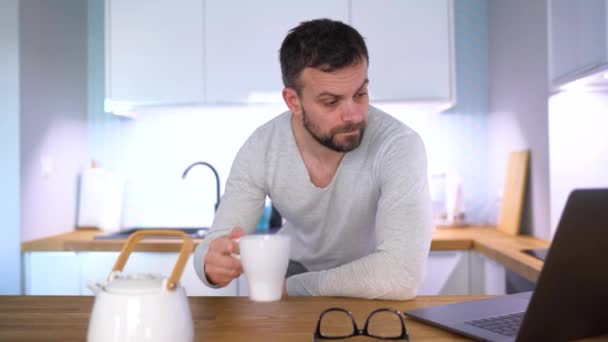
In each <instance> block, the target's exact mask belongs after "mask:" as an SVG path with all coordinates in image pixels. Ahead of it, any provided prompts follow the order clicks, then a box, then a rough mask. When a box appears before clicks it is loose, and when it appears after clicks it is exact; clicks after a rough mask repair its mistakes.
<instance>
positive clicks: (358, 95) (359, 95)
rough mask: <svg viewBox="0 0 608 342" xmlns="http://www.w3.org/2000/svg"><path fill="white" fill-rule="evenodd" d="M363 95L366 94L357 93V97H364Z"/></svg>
mask: <svg viewBox="0 0 608 342" xmlns="http://www.w3.org/2000/svg"><path fill="white" fill-rule="evenodd" d="M365 95H367V93H365V92H363V93H358V94H357V97H363V96H365Z"/></svg>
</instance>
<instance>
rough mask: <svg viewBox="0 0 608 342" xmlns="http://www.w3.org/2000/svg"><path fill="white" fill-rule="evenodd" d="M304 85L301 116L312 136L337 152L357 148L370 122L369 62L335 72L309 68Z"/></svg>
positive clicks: (302, 74)
mask: <svg viewBox="0 0 608 342" xmlns="http://www.w3.org/2000/svg"><path fill="white" fill-rule="evenodd" d="M300 84H301V85H302V91H301V94H300V96H299V100H300V113H298V114H300V115H301V116H302V124H303V126H304V128H306V130H307V131H308V132H309V133H310V135H311V136H312V137H313V138H314V139H315V140H316V141H317V142H318V143H319V144H321V145H323V146H325V147H327V148H329V149H331V150H334V151H337V152H349V151H352V150H354V149H356V148H357V147H358V146H359V144H361V140H362V139H363V133H364V131H365V125H366V123H367V110H368V106H369V98H368V95H367V84H368V80H367V62H362V63H357V64H354V65H351V66H348V67H346V68H342V69H339V70H335V71H332V72H324V71H321V70H318V69H314V68H306V69H304V70H303V71H302V73H301V75H300Z"/></svg>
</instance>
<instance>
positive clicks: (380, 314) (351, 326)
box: [313, 308, 410, 341]
mask: <svg viewBox="0 0 608 342" xmlns="http://www.w3.org/2000/svg"><path fill="white" fill-rule="evenodd" d="M353 336H368V337H373V338H377V339H381V340H405V341H409V340H410V337H409V335H408V334H407V329H406V328H405V321H404V320H403V314H402V313H401V312H400V311H399V310H395V309H391V308H380V309H376V310H374V311H372V312H371V313H370V314H369V315H368V316H367V319H365V326H364V327H363V329H359V327H358V326H357V323H355V318H354V317H353V314H352V313H351V312H350V311H348V310H346V309H343V308H329V309H327V310H324V311H323V312H321V315H319V321H318V322H317V329H316V331H315V333H314V335H313V341H322V340H337V339H344V338H349V337H353Z"/></svg>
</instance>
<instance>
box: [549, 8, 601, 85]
mask: <svg viewBox="0 0 608 342" xmlns="http://www.w3.org/2000/svg"><path fill="white" fill-rule="evenodd" d="M548 15H549V18H548V20H547V22H548V38H549V77H550V82H551V87H552V88H554V89H555V88H558V87H559V86H560V85H563V84H565V83H567V82H570V81H573V80H576V79H578V78H581V77H584V76H586V75H587V74H591V73H593V72H595V70H597V69H601V68H603V67H604V66H606V65H608V25H607V24H608V23H607V21H608V6H607V1H606V0H577V1H571V0H549V2H548Z"/></svg>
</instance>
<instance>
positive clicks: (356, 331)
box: [313, 307, 410, 342]
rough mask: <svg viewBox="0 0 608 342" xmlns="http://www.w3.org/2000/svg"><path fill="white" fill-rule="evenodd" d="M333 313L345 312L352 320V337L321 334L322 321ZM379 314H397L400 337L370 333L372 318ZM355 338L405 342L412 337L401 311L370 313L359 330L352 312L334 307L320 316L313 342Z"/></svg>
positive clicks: (388, 309)
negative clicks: (400, 341) (328, 314)
mask: <svg viewBox="0 0 608 342" xmlns="http://www.w3.org/2000/svg"><path fill="white" fill-rule="evenodd" d="M333 311H341V312H344V313H345V314H347V315H348V316H349V317H350V320H351V322H352V323H353V332H352V333H350V335H343V336H325V335H323V334H322V333H321V321H322V320H323V316H325V314H327V313H330V312H333ZM379 312H392V313H393V314H395V315H397V316H398V317H399V321H400V322H401V334H400V335H399V336H378V335H374V334H370V333H369V330H368V327H369V321H370V318H372V317H373V316H374V315H375V314H377V313H379ZM354 336H368V337H372V338H377V339H381V340H405V341H409V340H410V336H409V335H408V333H407V329H406V328H405V321H404V320H403V314H402V313H401V311H399V310H395V309H391V308H379V309H376V310H374V311H372V312H370V314H369V315H367V318H366V319H365V325H364V326H363V329H359V327H358V326H357V322H355V317H354V316H353V313H352V312H350V311H348V310H346V309H344V308H338V307H334V308H329V309H325V310H323V312H321V314H320V315H319V320H318V321H317V328H316V329H315V333H314V335H313V342H314V341H316V340H317V339H322V340H340V339H345V338H350V337H354Z"/></svg>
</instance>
